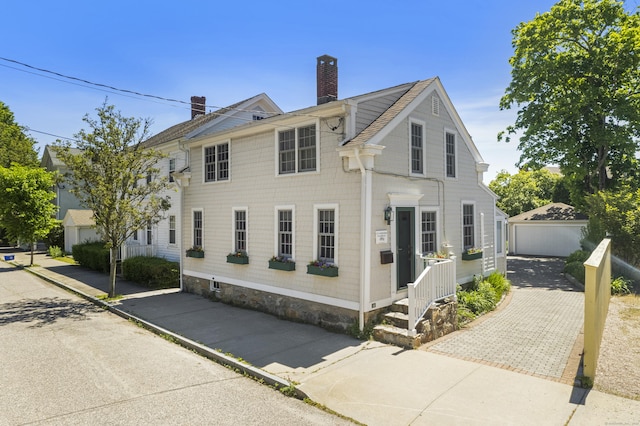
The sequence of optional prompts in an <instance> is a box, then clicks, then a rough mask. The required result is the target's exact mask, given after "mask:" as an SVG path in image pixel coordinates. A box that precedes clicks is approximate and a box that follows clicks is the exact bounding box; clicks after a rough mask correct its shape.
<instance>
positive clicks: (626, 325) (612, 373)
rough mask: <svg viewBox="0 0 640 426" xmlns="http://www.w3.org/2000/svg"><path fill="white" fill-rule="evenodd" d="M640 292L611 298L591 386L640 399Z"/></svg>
mask: <svg viewBox="0 0 640 426" xmlns="http://www.w3.org/2000/svg"><path fill="white" fill-rule="evenodd" d="M638 366H640V295H629V296H623V297H612V298H611V301H610V302H609V313H608V315H607V322H606V323H605V327H604V333H603V337H602V344H601V346H600V357H599V358H598V366H597V368H596V378H595V383H594V389H597V390H599V391H602V392H607V393H611V394H615V395H619V396H623V397H625V398H631V399H635V400H640V368H638Z"/></svg>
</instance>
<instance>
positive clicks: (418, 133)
mask: <svg viewBox="0 0 640 426" xmlns="http://www.w3.org/2000/svg"><path fill="white" fill-rule="evenodd" d="M411 173H413V174H420V175H421V174H424V126H423V125H422V124H420V123H416V122H411Z"/></svg>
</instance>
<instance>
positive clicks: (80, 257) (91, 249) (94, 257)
mask: <svg viewBox="0 0 640 426" xmlns="http://www.w3.org/2000/svg"><path fill="white" fill-rule="evenodd" d="M71 251H72V254H73V260H75V261H76V262H78V264H80V266H82V267H84V268H89V269H93V270H94V271H99V272H102V273H103V274H108V273H109V249H108V248H106V247H105V246H104V243H103V242H91V243H82V244H76V245H74V246H73V247H72V248H71Z"/></svg>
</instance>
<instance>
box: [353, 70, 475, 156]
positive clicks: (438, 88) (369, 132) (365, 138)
mask: <svg viewBox="0 0 640 426" xmlns="http://www.w3.org/2000/svg"><path fill="white" fill-rule="evenodd" d="M430 89H433V91H434V92H436V93H437V94H438V96H439V97H440V100H441V102H442V103H443V104H444V105H445V108H446V110H447V111H448V112H449V113H450V114H451V119H452V120H453V122H454V123H455V126H456V128H457V130H458V131H459V132H460V136H461V137H462V140H463V142H464V143H465V144H466V146H467V147H468V148H469V151H470V152H471V155H472V156H473V158H474V160H475V162H476V163H477V164H483V165H485V163H484V160H483V159H482V156H481V155H480V151H478V147H476V145H475V144H474V143H473V140H472V138H471V135H470V134H469V132H468V131H467V129H466V127H465V126H464V123H463V122H462V119H461V118H460V116H459V115H458V112H457V111H456V109H455V108H454V106H453V103H452V102H451V99H450V98H449V96H448V95H447V92H446V91H445V90H444V87H443V86H442V83H441V82H440V79H439V78H438V77H433V78H430V79H427V80H420V81H416V82H415V83H412V85H411V87H410V88H409V89H408V90H407V91H406V92H405V93H404V94H403V95H402V96H400V98H399V99H398V100H397V101H396V102H395V103H394V104H393V105H391V106H390V107H389V108H387V109H386V110H385V111H384V112H383V113H382V114H381V115H380V116H379V117H378V118H377V119H375V120H374V121H373V122H372V123H371V124H370V125H369V126H368V127H366V128H365V129H364V130H362V131H361V132H360V133H358V134H357V135H356V136H355V137H354V138H352V139H351V140H349V141H346V142H345V143H344V144H343V146H354V145H364V144H372V145H375V144H378V143H379V142H380V141H381V140H382V139H383V138H384V137H385V136H386V135H388V134H389V133H390V132H391V131H392V130H393V128H394V127H395V126H396V125H398V124H399V122H400V121H401V120H404V119H405V118H406V117H407V116H408V115H409V114H410V113H411V111H412V110H413V107H414V106H416V105H417V104H418V103H420V102H422V101H423V100H424V99H425V98H426V97H427V95H428V94H429V93H431V91H430Z"/></svg>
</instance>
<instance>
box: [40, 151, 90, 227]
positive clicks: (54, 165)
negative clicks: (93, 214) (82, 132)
mask: <svg viewBox="0 0 640 426" xmlns="http://www.w3.org/2000/svg"><path fill="white" fill-rule="evenodd" d="M70 151H71V153H72V154H79V153H80V150H79V149H77V148H71V149H70ZM40 165H41V167H43V168H45V169H46V170H47V171H50V172H58V173H59V174H60V175H61V176H62V177H63V179H62V181H61V182H59V183H58V184H56V186H55V188H54V189H55V191H56V198H55V199H54V200H53V201H52V202H53V203H54V204H55V205H56V206H58V211H57V212H56V219H58V220H62V219H64V217H65V216H66V214H67V210H69V209H82V208H83V207H82V205H81V204H80V200H78V198H77V197H76V196H75V195H74V194H72V193H71V192H70V191H69V189H70V187H69V184H68V183H67V182H66V181H65V180H64V175H65V174H66V173H68V172H69V170H68V169H67V167H66V166H65V164H64V163H63V162H62V161H60V160H59V159H58V157H57V156H56V149H55V147H52V146H49V145H47V146H45V147H44V153H43V154H42V160H41V161H40Z"/></svg>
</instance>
